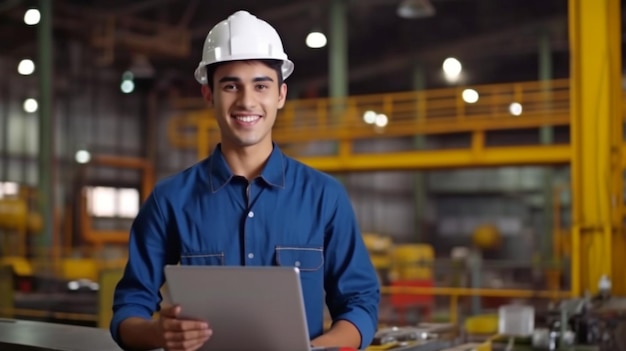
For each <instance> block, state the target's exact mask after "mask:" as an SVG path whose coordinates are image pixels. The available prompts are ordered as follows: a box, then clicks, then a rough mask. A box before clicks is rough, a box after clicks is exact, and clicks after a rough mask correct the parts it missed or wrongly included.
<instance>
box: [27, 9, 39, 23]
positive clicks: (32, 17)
mask: <svg viewBox="0 0 626 351" xmlns="http://www.w3.org/2000/svg"><path fill="white" fill-rule="evenodd" d="M39 20H41V13H39V10H37V9H29V10H28V11H26V13H25V14H24V23H26V24H28V25H29V26H34V25H35V24H37V23H39Z"/></svg>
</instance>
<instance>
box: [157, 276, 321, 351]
mask: <svg viewBox="0 0 626 351" xmlns="http://www.w3.org/2000/svg"><path fill="white" fill-rule="evenodd" d="M165 277H166V282H167V283H166V284H167V285H166V294H168V295H169V296H168V297H169V302H170V303H173V304H178V305H180V306H181V314H182V317H183V318H191V319H201V320H206V321H207V322H208V323H209V324H210V325H211V328H212V329H213V335H212V336H211V338H210V339H209V341H207V343H206V344H205V345H204V346H203V348H201V349H200V350H225V351H258V350H273V351H300V350H301V351H307V350H314V349H317V348H311V347H310V340H309V332H308V326H307V320H306V311H305V308H304V302H303V297H302V288H301V285H300V272H299V270H298V269H297V268H296V267H275V266H264V267H249V266H178V265H177V266H174V265H168V266H166V267H165ZM166 298H167V297H166Z"/></svg>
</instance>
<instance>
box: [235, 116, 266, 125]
mask: <svg viewBox="0 0 626 351" xmlns="http://www.w3.org/2000/svg"><path fill="white" fill-rule="evenodd" d="M235 118H237V120H238V121H241V122H245V123H251V122H254V121H256V120H257V119H259V118H261V117H260V116H256V115H255V116H235Z"/></svg>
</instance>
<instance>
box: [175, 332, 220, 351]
mask: <svg viewBox="0 0 626 351" xmlns="http://www.w3.org/2000/svg"><path fill="white" fill-rule="evenodd" d="M211 334H212V331H211V330H210V329H207V330H200V331H188V332H168V333H166V337H165V340H166V348H167V350H168V351H194V350H197V349H199V348H200V347H202V345H204V343H205V342H207V341H208V340H209V339H210V338H211Z"/></svg>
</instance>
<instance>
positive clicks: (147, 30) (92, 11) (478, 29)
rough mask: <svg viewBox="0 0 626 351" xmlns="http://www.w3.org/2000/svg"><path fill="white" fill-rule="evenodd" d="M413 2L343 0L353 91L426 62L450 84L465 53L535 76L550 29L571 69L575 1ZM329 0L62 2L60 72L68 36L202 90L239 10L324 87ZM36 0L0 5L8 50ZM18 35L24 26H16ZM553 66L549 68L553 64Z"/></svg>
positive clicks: (25, 35) (500, 76)
mask: <svg viewBox="0 0 626 351" xmlns="http://www.w3.org/2000/svg"><path fill="white" fill-rule="evenodd" d="M403 1H408V0H346V4H345V9H346V14H347V33H348V43H349V45H348V57H349V59H348V68H349V83H350V84H349V93H350V94H363V93H379V92H385V91H399V90H408V89H412V87H413V86H412V78H411V73H410V72H412V71H413V69H414V67H415V66H416V65H415V63H418V62H419V63H420V64H421V67H422V69H423V70H424V71H425V72H426V87H427V88H430V87H432V88H436V87H441V86H445V84H446V83H445V82H444V80H443V79H442V77H441V63H442V62H443V60H444V59H445V58H446V57H448V56H454V57H457V58H458V59H459V60H460V61H461V62H462V63H463V65H464V71H465V72H467V76H466V80H465V81H464V82H463V83H464V84H484V83H497V82H505V81H524V80H536V79H538V74H539V73H538V72H539V65H540V64H539V59H538V56H539V54H538V53H539V51H540V50H539V47H540V40H539V38H540V37H541V33H546V34H547V37H546V38H548V41H547V42H546V41H544V45H547V46H546V48H548V49H549V50H550V52H551V53H552V54H551V56H550V57H551V60H550V63H551V65H550V67H549V72H548V73H549V74H550V75H551V76H552V77H556V78H559V77H565V76H567V75H568V73H569V54H568V33H567V0H549V1H546V0H417V1H415V3H418V4H421V5H424V4H428V5H429V6H432V9H434V13H428V14H426V15H425V16H422V17H419V18H410V19H409V18H401V17H400V16H399V15H398V8H399V6H400V5H401V4H402V3H403ZM330 3H331V0H300V1H286V0H263V1H258V0H236V1H228V2H227V1H207V0H185V1H175V0H136V1H127V0H106V1H105V0H54V2H53V23H54V41H55V67H56V70H57V72H56V74H57V75H59V74H62V72H60V71H59V70H63V67H65V66H64V65H63V60H64V59H65V57H67V51H68V50H69V49H68V47H69V45H68V43H70V42H80V43H82V44H84V45H83V47H85V48H88V49H87V50H88V53H89V57H93V60H92V61H90V62H93V63H94V64H96V65H99V66H102V67H113V68H115V69H116V70H119V71H120V72H123V71H124V70H125V69H127V68H128V67H131V66H132V65H133V63H134V64H137V63H138V62H139V63H140V62H141V58H144V59H146V58H147V62H148V63H149V65H150V66H151V67H152V68H154V72H155V74H154V77H155V78H154V79H156V80H159V81H160V83H161V85H162V86H168V85H176V86H178V87H179V88H180V89H181V91H182V92H183V93H184V94H197V85H195V84H196V83H195V81H194V80H193V71H194V69H195V67H196V65H197V62H198V60H199V58H200V54H201V50H202V44H203V40H204V37H205V36H206V34H207V32H208V31H209V30H210V28H211V27H212V26H213V25H214V24H216V23H217V22H219V21H220V20H222V19H224V18H226V17H227V16H228V15H229V14H231V13H233V12H234V11H236V10H239V9H246V10H248V11H250V12H252V13H253V14H255V15H257V16H258V17H260V18H262V19H265V20H267V21H268V22H270V23H271V24H272V25H273V26H275V28H276V29H277V30H278V32H279V33H280V34H281V35H282V38H283V42H284V45H285V49H286V51H287V53H288V54H289V56H290V58H291V59H292V60H293V61H295V65H296V69H295V73H294V75H293V76H292V78H290V82H289V83H291V84H292V85H293V86H295V87H298V89H299V92H300V93H299V94H300V95H305V94H306V95H307V96H315V95H321V96H323V95H325V94H327V87H328V74H329V46H326V47H324V48H319V49H312V48H309V47H307V46H306V45H305V38H306V35H307V33H308V32H309V31H311V30H313V29H318V30H321V31H323V32H324V33H326V35H327V37H328V39H329V40H333V39H332V37H331V34H330V33H331V29H330V27H331V26H330V23H331V21H330V20H329V18H330V16H329V8H330ZM36 6H37V1H35V0H29V1H26V0H21V1H20V0H5V1H4V2H3V3H2V4H0V42H1V43H2V50H1V53H0V55H2V56H8V57H11V58H13V59H15V60H18V59H21V58H22V57H24V56H31V57H35V55H36V48H37V45H36V40H37V31H36V30H35V29H34V28H32V27H28V26H25V25H24V23H23V20H22V18H23V15H24V12H25V10H26V9H28V8H29V7H36ZM16 33H20V34H19V35H16ZM544 69H545V67H544Z"/></svg>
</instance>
